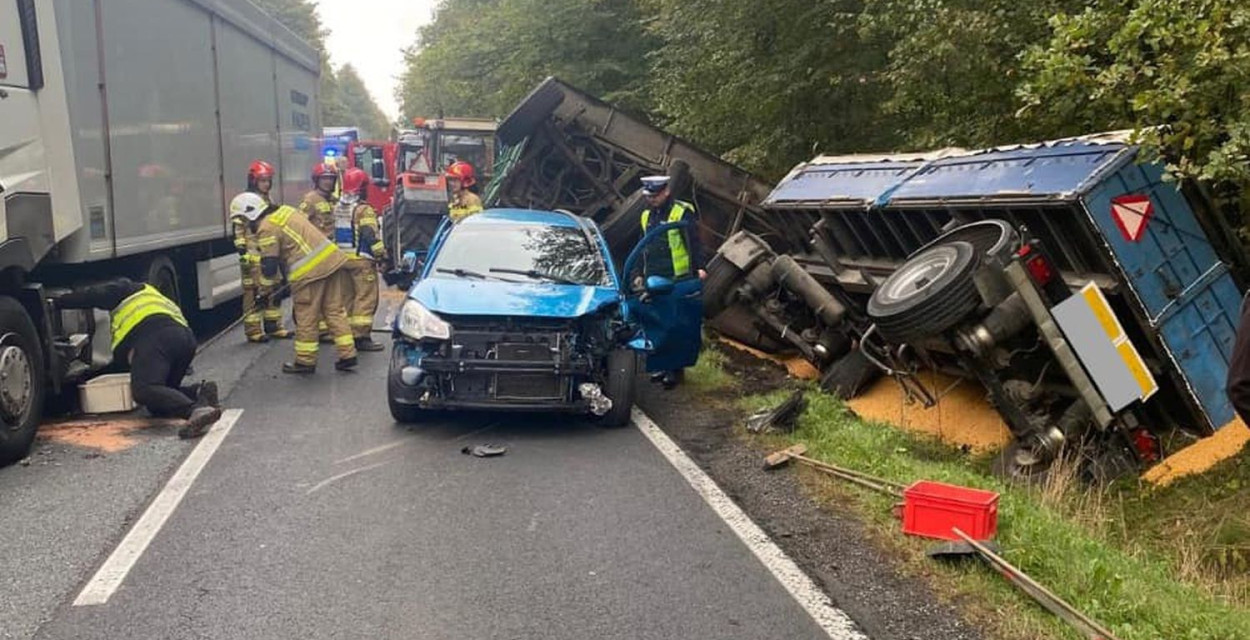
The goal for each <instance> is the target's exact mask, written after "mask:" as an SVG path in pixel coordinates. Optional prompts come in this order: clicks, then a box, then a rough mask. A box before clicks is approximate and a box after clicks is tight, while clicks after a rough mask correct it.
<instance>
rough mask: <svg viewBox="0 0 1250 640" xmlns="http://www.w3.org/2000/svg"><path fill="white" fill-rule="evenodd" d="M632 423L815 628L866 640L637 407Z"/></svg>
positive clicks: (842, 638) (837, 637) (840, 639)
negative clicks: (769, 574)
mask: <svg viewBox="0 0 1250 640" xmlns="http://www.w3.org/2000/svg"><path fill="white" fill-rule="evenodd" d="M633 419H634V425H635V426H637V427H638V430H639V431H641V432H642V434H643V435H644V436H646V437H647V439H648V440H650V441H651V444H653V445H655V448H656V449H658V450H659V451H660V453H661V454H662V455H663V456H664V457H665V458H667V459H668V461H669V463H670V464H672V465H673V467H674V468H676V469H677V471H678V473H680V474H681V475H682V476H683V477H685V479H686V482H688V483H690V486H691V487H692V488H693V489H694V490H695V492H696V493H698V494H699V496H700V497H702V498H703V500H704V501H706V502H707V504H708V506H710V507H712V510H713V511H715V512H716V515H718V516H720V518H721V520H723V521H724V522H725V524H727V525H729V528H730V529H732V530H733V532H734V533H735V534H736V535H737V536H738V538H739V539H740V540H742V542H743V544H745V545H746V546H747V548H748V549H750V550H751V553H753V554H755V557H756V558H758V559H759V560H760V562H762V563H764V566H765V567H767V568H768V570H769V571H770V572H772V574H773V577H775V578H777V581H778V582H780V583H781V585H782V586H783V587H785V589H786V591H789V592H790V595H791V596H793V597H794V599H795V600H796V601H798V603H799V606H801V607H803V609H804V610H806V611H807V613H808V614H809V615H810V616H812V619H813V620H815V621H816V624H817V625H819V626H820V628H821V629H824V631H825V633H826V634H827V635H828V636H829V637H830V638H832V639H833V640H868V636H866V635H864V634H863V632H861V631H860V630H859V629H858V628H857V627H856V626H855V622H854V621H853V620H851V618H850V616H848V615H846V612H844V611H842V610H841V609H839V608H837V607H835V606H834V605H833V602H831V601H830V600H829V596H827V595H825V593H824V592H823V591H821V590H820V587H817V586H816V583H815V582H812V579H811V578H809V577H808V576H807V574H805V573H803V570H802V569H800V568H799V566H798V565H797V564H795V563H794V561H793V560H791V559H790V557H789V556H787V555H786V552H784V551H782V550H781V547H778V546H777V544H776V543H775V542H773V541H772V539H771V538H769V537H768V534H767V533H764V530H763V529H761V528H760V527H759V525H757V524H755V523H754V522H752V521H751V518H750V517H749V516H747V514H746V513H744V512H743V511H742V508H741V507H739V506H738V505H737V504H735V503H734V501H733V499H731V498H730V497H729V496H727V495H725V492H724V491H722V490H721V488H720V487H718V486H716V482H715V481H714V480H712V478H710V477H709V476H708V475H707V474H706V473H704V472H703V470H702V469H700V468H699V465H697V464H695V462H694V461H693V460H691V459H690V457H689V456H687V455H686V453H685V452H684V451H682V450H681V447H679V446H677V443H675V442H673V440H672V439H671V438H669V437H668V435H667V434H665V433H664V432H663V431H662V430H660V428H659V427H658V426H656V424H655V422H653V421H652V420H651V418H649V417H647V414H645V413H643V412H642V410H641V409H639V408H638V407H634V409H633Z"/></svg>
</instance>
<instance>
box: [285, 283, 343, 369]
mask: <svg viewBox="0 0 1250 640" xmlns="http://www.w3.org/2000/svg"><path fill="white" fill-rule="evenodd" d="M350 282H351V276H350V275H349V274H348V272H347V269H346V268H340V269H338V270H336V271H335V272H334V273H331V274H330V275H328V276H326V277H324V278H318V279H316V280H313V281H311V282H299V283H294V284H293V285H292V286H293V287H294V291H293V292H292V293H291V305H292V309H293V310H294V316H295V362H296V363H297V364H303V365H308V366H316V365H317V349H318V346H319V343H318V341H317V338H318V335H317V334H318V331H317V321H318V320H320V319H322V318H324V319H325V322H326V326H327V327H328V328H329V331H330V335H331V336H332V337H333V340H334V347H335V349H337V350H338V353H339V360H346V359H348V358H354V357H356V341H355V339H354V338H353V337H352V328H351V325H349V324H348V323H347V311H346V304H345V295H346V293H347V288H348V286H350V285H349V283H350Z"/></svg>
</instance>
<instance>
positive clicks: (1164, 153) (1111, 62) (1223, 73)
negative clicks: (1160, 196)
mask: <svg viewBox="0 0 1250 640" xmlns="http://www.w3.org/2000/svg"><path fill="white" fill-rule="evenodd" d="M1050 24H1051V27H1052V29H1053V35H1052V36H1051V38H1050V40H1049V42H1046V43H1045V44H1041V45H1038V46H1036V47H1033V48H1031V49H1030V50H1029V51H1028V53H1027V54H1026V55H1025V57H1024V62H1025V66H1026V69H1027V70H1028V80H1027V82H1025V83H1023V85H1022V87H1021V89H1020V95H1021V97H1022V99H1023V101H1024V109H1023V112H1022V115H1024V116H1026V117H1029V118H1035V119H1037V121H1038V122H1040V123H1041V124H1042V125H1044V126H1045V127H1046V128H1048V129H1049V130H1053V131H1055V132H1056V133H1080V132H1085V131H1090V130H1098V129H1106V128H1113V127H1133V128H1135V129H1136V131H1137V134H1138V136H1139V138H1140V140H1141V141H1142V142H1143V144H1144V145H1145V148H1146V150H1147V152H1149V153H1151V154H1157V155H1159V156H1161V157H1163V158H1164V159H1165V160H1167V162H1168V164H1169V167H1170V168H1171V170H1172V171H1173V173H1174V174H1175V175H1177V176H1181V177H1193V178H1201V179H1204V180H1208V181H1212V182H1215V183H1225V184H1229V183H1236V184H1243V185H1244V184H1250V92H1248V91H1247V90H1246V88H1247V86H1250V4H1247V3H1246V2H1244V0H1184V1H1179V0H1138V1H1136V2H1123V1H1121V0H1099V1H1097V2H1095V3H1093V5H1092V6H1090V7H1088V8H1086V9H1085V10H1083V11H1079V12H1076V13H1069V14H1059V15H1056V16H1054V17H1053V18H1052V19H1051V21H1050Z"/></svg>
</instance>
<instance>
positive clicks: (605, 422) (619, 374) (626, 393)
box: [599, 349, 638, 429]
mask: <svg viewBox="0 0 1250 640" xmlns="http://www.w3.org/2000/svg"><path fill="white" fill-rule="evenodd" d="M603 392H604V394H605V395H607V396H608V398H609V399H611V400H612V408H611V409H609V410H608V412H607V413H606V414H604V415H602V416H600V418H599V424H600V425H602V426H604V427H606V428H609V429H615V428H617V427H623V426H625V425H627V424H629V419H630V415H631V414H632V412H633V408H634V397H635V396H636V395H637V393H638V353H637V352H636V351H634V350H633V349H617V350H615V351H613V352H611V353H609V354H608V379H607V387H606V388H605V389H604V390H603Z"/></svg>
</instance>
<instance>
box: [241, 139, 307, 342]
mask: <svg viewBox="0 0 1250 640" xmlns="http://www.w3.org/2000/svg"><path fill="white" fill-rule="evenodd" d="M273 175H274V170H273V165H271V164H269V163H268V162H265V161H264V160H257V161H255V162H253V163H252V164H251V166H250V167H248V169H247V190H248V191H251V192H252V193H255V194H256V195H258V196H260V197H262V198H264V199H265V202H272V199H271V198H270V197H269V192H270V191H271V190H272V189H273ZM231 223H232V224H231V226H232V227H233V230H234V246H235V249H237V250H238V252H239V269H240V271H242V274H243V335H244V336H246V337H247V341H248V342H268V341H269V339H270V338H275V339H279V340H283V339H287V338H290V337H291V336H292V335H293V334H292V333H291V332H290V331H289V330H288V329H286V328H285V327H283V326H282V303H281V301H280V300H279V299H278V298H277V297H276V296H271V297H270V299H269V300H268V304H266V305H264V306H263V307H262V306H261V305H260V304H259V300H258V296H257V292H258V290H259V288H260V247H258V246H257V245H256V234H254V233H252V232H251V231H250V227H249V226H248V224H247V221H246V220H242V219H240V218H234V219H232V220H231Z"/></svg>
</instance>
